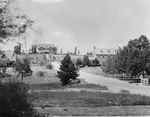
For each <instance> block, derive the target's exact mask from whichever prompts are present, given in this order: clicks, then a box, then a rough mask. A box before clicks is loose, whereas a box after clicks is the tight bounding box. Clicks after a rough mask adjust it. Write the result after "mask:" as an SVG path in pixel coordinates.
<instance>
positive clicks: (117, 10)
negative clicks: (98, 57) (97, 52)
mask: <svg viewBox="0 0 150 117" xmlns="http://www.w3.org/2000/svg"><path fill="white" fill-rule="evenodd" d="M19 1H20V6H21V9H23V11H24V12H25V13H26V14H27V15H28V16H29V17H30V18H31V19H33V20H35V19H38V18H40V17H41V18H40V19H38V20H37V21H36V23H35V24H34V27H33V28H34V29H35V30H37V31H39V32H41V34H38V33H36V32H34V31H30V36H29V37H28V44H29V45H30V44H32V43H43V42H51V43H54V44H55V45H56V46H57V47H58V48H59V50H60V48H63V51H68V50H70V51H74V47H75V46H77V47H78V49H80V50H81V51H82V52H87V51H88V52H89V51H92V50H93V46H94V45H96V46H98V47H101V48H118V47H119V46H123V45H126V44H127V42H128V41H129V40H130V39H134V38H138V37H139V36H140V35H142V34H144V35H146V36H147V37H148V38H150V0H19ZM42 16H43V17H42Z"/></svg>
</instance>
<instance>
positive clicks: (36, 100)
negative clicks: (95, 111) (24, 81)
mask: <svg viewBox="0 0 150 117" xmlns="http://www.w3.org/2000/svg"><path fill="white" fill-rule="evenodd" d="M30 97H31V98H32V101H33V104H34V105H35V106H38V107H107V106H135V105H150V97H146V96H141V95H132V94H124V93H118V94H113V93H102V92H88V91H79V92H74V91H71V92H63V91H62V92H58V91H53V92H50V91H42V92H34V91H33V92H32V93H31V94H30Z"/></svg>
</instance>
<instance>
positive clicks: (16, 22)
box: [0, 0, 34, 43]
mask: <svg viewBox="0 0 150 117" xmlns="http://www.w3.org/2000/svg"><path fill="white" fill-rule="evenodd" d="M16 9H18V8H17V2H16V0H1V1H0V38H1V40H0V42H1V43H2V42H4V40H6V41H10V40H12V39H14V38H15V37H20V36H21V35H22V34H24V33H25V32H26V29H27V27H31V26H32V24H33V23H34V22H33V21H32V20H30V19H29V18H28V17H27V16H26V15H18V14H17V12H15V11H16ZM15 14H17V15H15Z"/></svg>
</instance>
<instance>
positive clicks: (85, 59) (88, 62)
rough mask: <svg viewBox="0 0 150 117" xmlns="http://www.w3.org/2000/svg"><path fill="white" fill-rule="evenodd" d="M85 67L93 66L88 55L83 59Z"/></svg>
mask: <svg viewBox="0 0 150 117" xmlns="http://www.w3.org/2000/svg"><path fill="white" fill-rule="evenodd" d="M83 65H85V66H90V65H91V62H90V60H89V57H88V56H87V55H84V57H83Z"/></svg>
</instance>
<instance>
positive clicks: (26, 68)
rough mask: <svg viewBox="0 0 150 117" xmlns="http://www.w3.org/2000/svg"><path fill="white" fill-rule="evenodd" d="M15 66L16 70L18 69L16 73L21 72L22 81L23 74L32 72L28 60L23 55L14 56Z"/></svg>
mask: <svg viewBox="0 0 150 117" xmlns="http://www.w3.org/2000/svg"><path fill="white" fill-rule="evenodd" d="M15 67H16V71H18V75H20V74H21V76H22V78H21V80H22V81H23V77H24V75H26V74H28V73H30V74H32V70H31V67H30V60H29V58H27V57H25V58H23V59H19V58H16V63H15Z"/></svg>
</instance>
